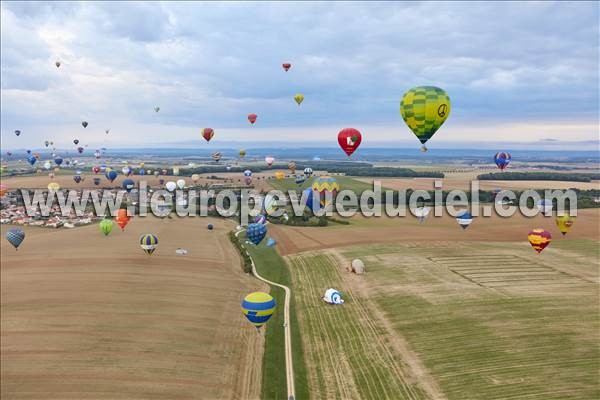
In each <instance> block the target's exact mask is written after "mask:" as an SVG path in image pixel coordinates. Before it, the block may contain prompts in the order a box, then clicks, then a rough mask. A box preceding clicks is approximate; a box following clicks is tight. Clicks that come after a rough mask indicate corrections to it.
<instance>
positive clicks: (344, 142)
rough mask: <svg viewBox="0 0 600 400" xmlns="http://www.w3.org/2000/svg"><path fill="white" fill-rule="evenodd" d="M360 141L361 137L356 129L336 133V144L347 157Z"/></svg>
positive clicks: (345, 129) (346, 129)
mask: <svg viewBox="0 0 600 400" xmlns="http://www.w3.org/2000/svg"><path fill="white" fill-rule="evenodd" d="M361 141H362V135H361V134H360V132H359V131H358V130H357V129H354V128H344V129H342V130H341V131H340V132H339V133H338V144H339V145H340V147H341V148H342V150H344V153H346V155H348V157H350V156H351V155H352V153H354V152H355V151H356V149H358V146H360V142H361Z"/></svg>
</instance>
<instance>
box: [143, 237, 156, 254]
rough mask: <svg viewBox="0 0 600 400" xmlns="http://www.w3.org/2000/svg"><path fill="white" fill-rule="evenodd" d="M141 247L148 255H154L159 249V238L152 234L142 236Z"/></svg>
mask: <svg viewBox="0 0 600 400" xmlns="http://www.w3.org/2000/svg"><path fill="white" fill-rule="evenodd" d="M140 247H141V248H142V250H144V252H145V253H146V254H148V255H151V254H152V253H154V251H155V250H156V248H157V247H158V238H157V237H156V236H154V235H153V234H151V233H146V234H145V235H142V236H140Z"/></svg>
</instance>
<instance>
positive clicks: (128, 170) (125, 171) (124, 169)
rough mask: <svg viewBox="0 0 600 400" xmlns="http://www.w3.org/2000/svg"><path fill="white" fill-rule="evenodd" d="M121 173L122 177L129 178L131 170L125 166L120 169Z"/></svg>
mask: <svg viewBox="0 0 600 400" xmlns="http://www.w3.org/2000/svg"><path fill="white" fill-rule="evenodd" d="M121 172H123V175H125V176H129V175H131V168H130V167H129V166H128V165H126V166H124V167H123V168H121Z"/></svg>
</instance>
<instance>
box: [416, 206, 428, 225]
mask: <svg viewBox="0 0 600 400" xmlns="http://www.w3.org/2000/svg"><path fill="white" fill-rule="evenodd" d="M430 212H431V207H417V208H416V209H415V217H417V219H418V220H419V223H423V221H425V219H426V218H427V216H428V215H429V213H430Z"/></svg>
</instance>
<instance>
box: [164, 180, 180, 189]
mask: <svg viewBox="0 0 600 400" xmlns="http://www.w3.org/2000/svg"><path fill="white" fill-rule="evenodd" d="M165 186H166V188H167V190H168V191H169V192H172V191H174V190H175V189H177V184H176V183H175V182H173V181H169V182H167V184H166V185H165Z"/></svg>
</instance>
